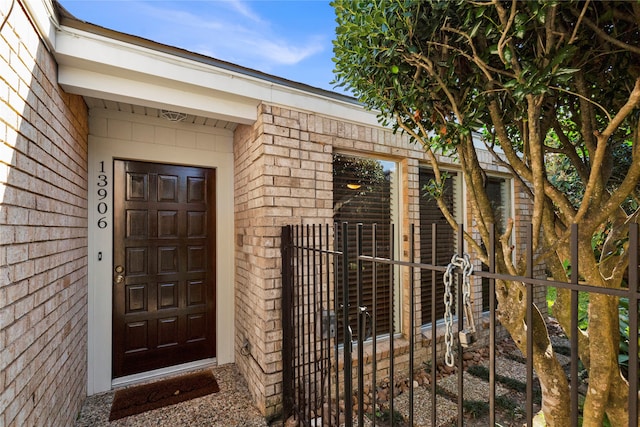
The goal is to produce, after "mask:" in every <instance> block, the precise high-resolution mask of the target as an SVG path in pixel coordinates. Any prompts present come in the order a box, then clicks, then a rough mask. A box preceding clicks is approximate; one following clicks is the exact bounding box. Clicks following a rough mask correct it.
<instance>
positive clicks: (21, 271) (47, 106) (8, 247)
mask: <svg viewBox="0 0 640 427" xmlns="http://www.w3.org/2000/svg"><path fill="white" fill-rule="evenodd" d="M56 72H57V70H56V64H55V62H54V59H53V58H52V56H51V54H50V53H49V52H48V51H47V50H46V48H45V47H44V45H43V44H42V43H41V41H40V39H39V37H38V35H37V33H36V31H35V30H34V27H33V26H32V24H31V22H30V21H29V19H28V17H27V15H26V14H25V12H24V11H23V9H22V7H21V5H20V3H18V2H16V3H15V5H14V7H13V10H12V12H11V15H9V18H8V20H7V22H6V23H5V24H4V26H3V27H2V29H1V31H0V425H2V426H5V425H6V426H14V425H15V426H29V425H30V426H46V425H52V426H67V425H72V424H73V422H74V419H75V417H76V414H77V413H78V411H79V409H80V405H81V403H82V399H83V398H84V396H85V394H86V393H85V390H86V366H87V361H86V354H87V351H86V339H87V309H86V307H87V301H86V299H87V298H86V295H87V268H86V265H87V111H86V107H85V104H84V102H83V100H82V99H81V98H79V97H76V96H69V95H67V94H65V93H64V92H63V91H62V89H61V88H60V87H59V86H58V85H57V82H56Z"/></svg>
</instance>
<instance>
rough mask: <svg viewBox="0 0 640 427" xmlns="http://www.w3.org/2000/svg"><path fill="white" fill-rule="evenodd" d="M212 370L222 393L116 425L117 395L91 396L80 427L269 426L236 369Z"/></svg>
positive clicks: (233, 367)
mask: <svg viewBox="0 0 640 427" xmlns="http://www.w3.org/2000/svg"><path fill="white" fill-rule="evenodd" d="M212 371H213V374H214V376H215V377H216V381H217V382H218V385H219V386H220V391H219V392H217V393H213V394H210V395H207V396H203V397H199V398H196V399H192V400H189V401H186V402H181V403H178V404H175V405H171V406H167V407H164V408H159V409H155V410H153V411H149V412H144V413H142V414H139V415H132V416H130V417H126V418H122V419H119V420H115V421H113V422H109V413H110V411H111V403H112V402H113V396H114V392H113V391H111V392H107V393H102V394H97V395H94V396H90V397H88V398H87V399H86V400H85V402H84V405H83V407H82V410H81V412H80V415H79V416H78V420H77V422H76V427H99V426H122V427H124V426H127V427H142V426H144V427H150V426H167V427H169V426H170V427H181V426H185V427H186V426H191V427H197V426H220V427H234V426H235V427H266V426H267V425H268V424H267V422H266V420H265V419H264V417H263V416H262V415H261V414H260V412H259V411H258V409H257V408H256V407H255V405H254V404H253V403H252V401H251V397H250V394H249V390H248V388H247V386H246V383H245V381H244V379H243V378H242V376H241V375H240V374H239V373H238V371H237V369H236V366H235V365H224V366H218V367H215V368H212Z"/></svg>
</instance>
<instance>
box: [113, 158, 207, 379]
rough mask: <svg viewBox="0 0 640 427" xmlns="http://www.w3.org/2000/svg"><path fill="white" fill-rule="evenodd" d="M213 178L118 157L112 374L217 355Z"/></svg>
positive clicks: (196, 170) (200, 171)
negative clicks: (122, 159)
mask: <svg viewBox="0 0 640 427" xmlns="http://www.w3.org/2000/svg"><path fill="white" fill-rule="evenodd" d="M214 179H215V176H214V171H213V170H210V169H203V168H195V167H184V166H171V165H162V164H154V163H143V162H132V161H119V160H116V161H115V163H114V236H113V237H114V254H113V255H114V256H113V259H114V265H113V377H114V378H117V377H121V376H125V375H130V374H135V373H139V372H145V371H149V370H153V369H158V368H163V367H167V366H172V365H177V364H180V363H186V362H191V361H195V360H200V359H205V358H209V357H214V356H215V262H214V261H215V215H214V214H215V197H214V190H215V181H214Z"/></svg>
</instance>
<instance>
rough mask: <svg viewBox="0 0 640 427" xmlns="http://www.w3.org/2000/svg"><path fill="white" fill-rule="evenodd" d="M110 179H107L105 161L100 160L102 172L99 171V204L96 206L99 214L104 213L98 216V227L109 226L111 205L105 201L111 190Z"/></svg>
mask: <svg viewBox="0 0 640 427" xmlns="http://www.w3.org/2000/svg"><path fill="white" fill-rule="evenodd" d="M108 184H109V181H108V180H107V174H105V172H104V161H101V162H100V173H98V182H97V183H96V185H97V186H98V191H97V193H96V194H97V195H98V204H97V206H96V210H97V211H98V215H102V216H100V217H99V218H98V228H106V227H107V224H108V222H107V216H106V214H107V212H108V211H109V205H107V202H106V201H104V200H105V199H106V198H107V196H108V195H109V192H108V191H107V185H108Z"/></svg>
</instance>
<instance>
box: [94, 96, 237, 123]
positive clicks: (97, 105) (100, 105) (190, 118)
mask: <svg viewBox="0 0 640 427" xmlns="http://www.w3.org/2000/svg"><path fill="white" fill-rule="evenodd" d="M84 100H85V102H86V103H87V107H89V109H100V110H110V111H122V112H125V113H131V114H139V115H143V116H148V117H161V111H162V110H161V109H159V108H153V107H145V106H142V105H135V104H130V103H126V102H117V101H110V100H107V99H99V98H93V97H90V96H85V97H84ZM182 123H189V124H194V125H201V126H208V127H215V128H219V129H227V130H230V131H233V130H235V128H236V127H237V126H238V124H237V123H235V122H229V121H225V120H219V119H214V118H211V117H202V116H197V115H193V114H187V116H186V118H185V119H184V120H183V121H182Z"/></svg>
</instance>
